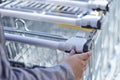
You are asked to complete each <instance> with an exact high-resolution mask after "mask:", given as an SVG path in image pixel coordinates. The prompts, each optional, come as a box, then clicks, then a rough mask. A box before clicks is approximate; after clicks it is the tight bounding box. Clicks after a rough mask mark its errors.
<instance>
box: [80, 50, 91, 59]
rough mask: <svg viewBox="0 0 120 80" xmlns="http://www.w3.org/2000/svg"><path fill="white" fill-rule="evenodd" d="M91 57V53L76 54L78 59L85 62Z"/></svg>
mask: <svg viewBox="0 0 120 80" xmlns="http://www.w3.org/2000/svg"><path fill="white" fill-rule="evenodd" d="M90 56H91V52H86V53H82V54H78V57H79V58H80V59H82V60H87V59H88V58H89V57H90Z"/></svg>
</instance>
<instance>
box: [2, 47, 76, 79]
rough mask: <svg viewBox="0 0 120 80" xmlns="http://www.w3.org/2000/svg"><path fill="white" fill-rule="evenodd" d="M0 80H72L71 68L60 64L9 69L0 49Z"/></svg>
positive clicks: (63, 63)
mask: <svg viewBox="0 0 120 80" xmlns="http://www.w3.org/2000/svg"><path fill="white" fill-rule="evenodd" d="M0 52H1V54H0V80H74V75H73V72H72V69H71V67H70V66H69V65H68V64H67V63H65V62H62V63H60V64H58V65H56V66H53V67H47V68H40V67H36V68H32V69H28V68H17V67H11V66H10V64H9V62H8V60H7V59H6V57H5V56H4V54H3V53H4V50H2V48H1V49H0Z"/></svg>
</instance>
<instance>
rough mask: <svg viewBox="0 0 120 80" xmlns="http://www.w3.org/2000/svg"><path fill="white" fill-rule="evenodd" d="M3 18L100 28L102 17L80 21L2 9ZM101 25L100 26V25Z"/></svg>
mask: <svg viewBox="0 0 120 80" xmlns="http://www.w3.org/2000/svg"><path fill="white" fill-rule="evenodd" d="M0 11H1V14H2V16H11V17H16V18H22V19H28V20H35V21H45V22H51V23H63V24H71V25H77V26H84V27H86V26H89V27H88V28H95V29H98V28H100V26H101V25H100V19H101V16H92V15H87V16H85V17H82V18H80V19H76V18H68V17H62V16H54V15H46V14H38V13H28V12H21V11H14V10H7V9H0ZM98 23H99V24H98Z"/></svg>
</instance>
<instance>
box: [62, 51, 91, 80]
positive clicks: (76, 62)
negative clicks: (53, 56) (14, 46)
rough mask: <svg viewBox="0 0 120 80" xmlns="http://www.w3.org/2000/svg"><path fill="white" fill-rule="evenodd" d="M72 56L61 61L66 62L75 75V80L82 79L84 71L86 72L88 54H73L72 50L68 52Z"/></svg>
mask: <svg viewBox="0 0 120 80" xmlns="http://www.w3.org/2000/svg"><path fill="white" fill-rule="evenodd" d="M70 54H71V55H72V56H69V57H66V58H64V60H63V61H65V62H67V63H68V64H69V65H70V66H71V68H72V70H73V73H74V75H75V79H76V80H80V78H82V76H83V73H84V71H85V70H86V66H87V63H88V60H89V57H90V55H91V53H90V52H86V53H82V54H75V51H74V50H72V51H71V52H70Z"/></svg>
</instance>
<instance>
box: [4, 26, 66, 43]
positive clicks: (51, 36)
mask: <svg viewBox="0 0 120 80" xmlns="http://www.w3.org/2000/svg"><path fill="white" fill-rule="evenodd" d="M4 30H5V31H7V32H15V33H22V34H28V35H34V36H40V37H46V38H52V39H58V40H63V41H65V40H67V38H65V37H63V36H60V35H55V34H50V33H45V32H37V31H22V30H16V29H11V28H9V27H6V26H4Z"/></svg>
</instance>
